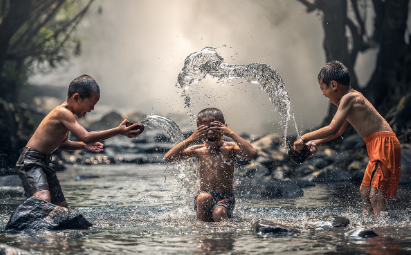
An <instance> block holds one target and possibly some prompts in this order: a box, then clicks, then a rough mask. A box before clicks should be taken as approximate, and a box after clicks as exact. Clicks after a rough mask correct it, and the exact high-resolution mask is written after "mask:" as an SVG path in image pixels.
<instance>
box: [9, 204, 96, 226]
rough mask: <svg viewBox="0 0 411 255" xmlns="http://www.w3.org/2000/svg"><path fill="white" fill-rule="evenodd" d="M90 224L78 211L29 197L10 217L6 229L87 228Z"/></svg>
mask: <svg viewBox="0 0 411 255" xmlns="http://www.w3.org/2000/svg"><path fill="white" fill-rule="evenodd" d="M91 226H92V224H91V223H90V222H88V221H87V220H86V219H85V218H84V217H83V216H82V215H81V214H80V213H78V212H76V211H73V210H70V209H67V208H64V207H61V206H56V205H54V204H51V203H48V202H47V201H44V200H42V199H39V198H36V197H31V198H29V199H27V200H26V201H24V202H23V203H22V204H21V205H20V206H19V207H17V208H16V210H15V211H14V212H13V214H12V216H11V217H10V220H9V222H8V223H7V225H6V230H7V231H40V230H62V229H88V228H89V227H91Z"/></svg>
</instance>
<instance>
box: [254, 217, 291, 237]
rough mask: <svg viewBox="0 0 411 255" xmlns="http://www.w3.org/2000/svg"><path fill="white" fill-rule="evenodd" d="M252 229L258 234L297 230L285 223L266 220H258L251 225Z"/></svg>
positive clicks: (285, 232)
mask: <svg viewBox="0 0 411 255" xmlns="http://www.w3.org/2000/svg"><path fill="white" fill-rule="evenodd" d="M252 229H253V230H254V233H256V234H258V235H267V234H271V235H285V234H292V233H294V232H297V231H296V230H293V229H291V228H289V227H287V226H285V225H282V224H278V223H275V222H272V221H267V220H258V221H257V222H256V223H254V224H253V225H252Z"/></svg>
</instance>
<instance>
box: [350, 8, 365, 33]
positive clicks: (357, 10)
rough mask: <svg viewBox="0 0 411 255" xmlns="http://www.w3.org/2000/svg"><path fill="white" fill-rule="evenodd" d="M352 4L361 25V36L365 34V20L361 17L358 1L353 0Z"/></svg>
mask: <svg viewBox="0 0 411 255" xmlns="http://www.w3.org/2000/svg"><path fill="white" fill-rule="evenodd" d="M351 5H352V7H353V10H354V14H355V18H356V19H357V22H358V24H359V25H360V31H359V32H360V35H361V37H362V36H363V35H364V34H365V24H364V20H363V19H362V18H361V15H360V11H359V9H358V1H357V0H351Z"/></svg>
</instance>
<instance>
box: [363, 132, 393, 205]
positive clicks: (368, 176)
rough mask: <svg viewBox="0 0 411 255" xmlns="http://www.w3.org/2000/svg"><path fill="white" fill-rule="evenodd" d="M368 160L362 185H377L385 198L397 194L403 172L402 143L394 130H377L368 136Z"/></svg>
mask: <svg viewBox="0 0 411 255" xmlns="http://www.w3.org/2000/svg"><path fill="white" fill-rule="evenodd" d="M364 142H365V144H366V146H367V152H368V157H369V158H370V161H369V162H368V165H367V169H366V170H365V173H364V178H363V180H362V183H361V185H363V186H367V187H375V188H377V189H378V190H380V191H382V192H384V193H385V199H389V198H390V196H393V197H395V196H397V189H398V183H399V180H400V173H401V145H400V142H399V141H398V139H397V137H396V136H395V134H394V133H393V132H377V133H374V134H372V135H370V136H368V137H366V138H364Z"/></svg>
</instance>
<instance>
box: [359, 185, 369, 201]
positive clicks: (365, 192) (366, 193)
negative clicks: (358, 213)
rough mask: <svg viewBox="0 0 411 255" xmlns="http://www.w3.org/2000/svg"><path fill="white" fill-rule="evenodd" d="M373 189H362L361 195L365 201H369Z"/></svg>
mask: <svg viewBox="0 0 411 255" xmlns="http://www.w3.org/2000/svg"><path fill="white" fill-rule="evenodd" d="M370 191H371V187H366V186H362V185H361V187H360V194H361V197H362V198H363V199H369V197H370Z"/></svg>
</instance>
